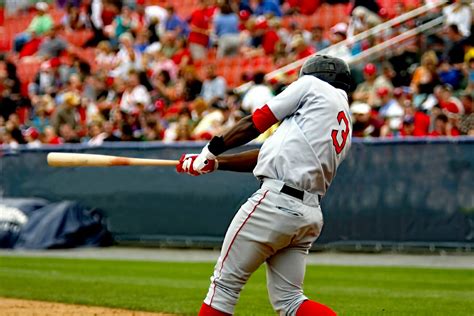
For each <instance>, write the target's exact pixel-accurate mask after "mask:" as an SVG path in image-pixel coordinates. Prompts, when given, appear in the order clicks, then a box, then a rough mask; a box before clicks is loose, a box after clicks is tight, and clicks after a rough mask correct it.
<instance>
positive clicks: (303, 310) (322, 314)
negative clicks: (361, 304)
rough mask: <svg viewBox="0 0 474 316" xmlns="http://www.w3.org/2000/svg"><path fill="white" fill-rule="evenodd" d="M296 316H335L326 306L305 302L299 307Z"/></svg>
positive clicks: (309, 301)
mask: <svg viewBox="0 0 474 316" xmlns="http://www.w3.org/2000/svg"><path fill="white" fill-rule="evenodd" d="M296 316H337V315H336V313H335V312H334V311H333V310H332V309H330V308H329V307H327V306H326V305H323V304H320V303H317V302H315V301H311V300H307V301H304V302H303V304H301V305H300V307H299V308H298V311H297V312H296Z"/></svg>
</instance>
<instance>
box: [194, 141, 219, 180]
mask: <svg viewBox="0 0 474 316" xmlns="http://www.w3.org/2000/svg"><path fill="white" fill-rule="evenodd" d="M208 146H209V144H208V145H206V146H205V147H204V148H203V149H202V151H201V153H200V154H199V155H198V156H197V157H196V159H194V160H193V162H192V169H193V170H194V171H195V172H197V173H199V174H204V173H209V172H212V171H214V170H216V169H217V157H216V156H215V155H214V154H213V153H211V152H210V151H209V148H208Z"/></svg>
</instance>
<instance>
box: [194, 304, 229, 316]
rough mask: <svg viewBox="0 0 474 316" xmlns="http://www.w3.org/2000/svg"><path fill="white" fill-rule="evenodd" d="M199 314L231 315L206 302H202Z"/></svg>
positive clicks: (204, 315) (209, 315)
mask: <svg viewBox="0 0 474 316" xmlns="http://www.w3.org/2000/svg"><path fill="white" fill-rule="evenodd" d="M198 316H230V314H227V313H224V312H220V311H218V310H217V309H214V308H212V307H211V306H209V305H207V304H206V303H202V306H201V310H200V311H199V315H198Z"/></svg>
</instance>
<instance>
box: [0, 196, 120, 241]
mask: <svg viewBox="0 0 474 316" xmlns="http://www.w3.org/2000/svg"><path fill="white" fill-rule="evenodd" d="M110 243H111V237H110V233H109V232H108V231H107V228H106V225H105V221H104V218H103V216H102V214H101V212H99V211H98V210H96V209H89V208H86V207H84V206H82V205H81V204H80V203H78V202H74V201H62V202H57V203H50V202H48V201H46V200H43V199H22V198H18V199H1V200H0V248H16V249H19V248H22V249H53V248H73V247H81V246H106V245H109V244H110Z"/></svg>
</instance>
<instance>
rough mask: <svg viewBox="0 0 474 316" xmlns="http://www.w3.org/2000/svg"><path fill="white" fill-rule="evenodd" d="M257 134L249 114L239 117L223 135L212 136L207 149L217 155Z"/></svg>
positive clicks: (251, 138)
mask: <svg viewBox="0 0 474 316" xmlns="http://www.w3.org/2000/svg"><path fill="white" fill-rule="evenodd" d="M258 135H260V132H259V131H258V130H257V128H256V127H255V125H254V123H253V121H252V116H251V115H249V116H246V117H244V118H243V119H241V120H240V121H239V122H238V123H237V124H235V125H234V126H233V127H232V128H231V129H230V130H229V131H227V132H226V133H225V134H224V135H223V136H220V137H214V138H213V139H212V140H211V142H210V143H209V150H210V152H211V153H213V154H214V155H215V156H218V155H220V154H222V153H223V152H225V151H227V150H229V149H232V148H235V147H238V146H242V145H244V144H247V143H248V142H249V141H251V140H253V139H255V138H256V137H257V136H258Z"/></svg>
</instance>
